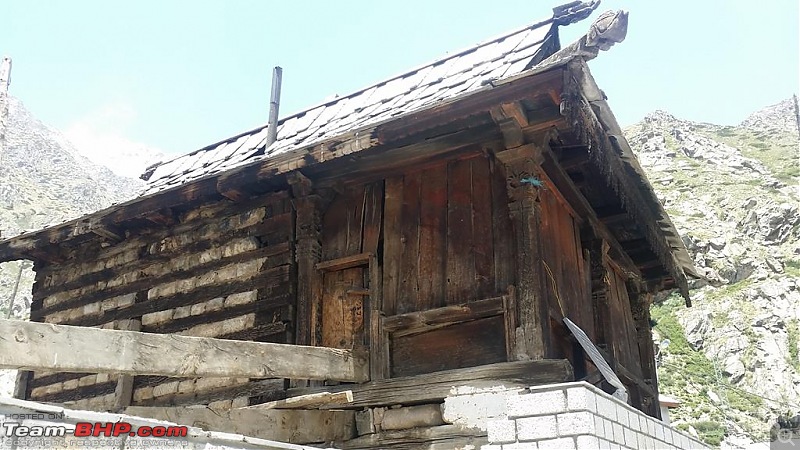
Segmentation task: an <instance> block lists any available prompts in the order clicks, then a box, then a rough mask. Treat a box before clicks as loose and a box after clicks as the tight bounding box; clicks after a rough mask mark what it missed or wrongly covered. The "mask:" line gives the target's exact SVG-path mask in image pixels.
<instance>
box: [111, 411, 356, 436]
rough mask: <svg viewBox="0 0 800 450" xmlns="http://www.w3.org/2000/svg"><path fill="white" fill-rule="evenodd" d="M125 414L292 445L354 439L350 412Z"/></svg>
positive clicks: (179, 412) (351, 413)
mask: <svg viewBox="0 0 800 450" xmlns="http://www.w3.org/2000/svg"><path fill="white" fill-rule="evenodd" d="M125 414H130V415H134V416H139V417H149V418H153V419H159V420H166V421H169V422H174V423H177V424H180V425H188V426H195V427H200V428H202V429H204V430H207V431H221V432H225V433H235V434H241V435H245V436H252V437H257V438H262V439H270V440H274V441H281V442H289V443H292V444H310V443H322V442H331V441H339V440H346V439H350V438H352V437H354V436H355V412H354V411H318V410H317V411H312V410H277V409H252V408H243V409H232V410H229V411H219V410H212V409H209V408H207V407H190V408H169V407H140V406H132V407H128V408H126V409H125Z"/></svg>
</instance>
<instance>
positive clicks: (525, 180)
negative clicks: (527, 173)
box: [519, 176, 544, 188]
mask: <svg viewBox="0 0 800 450" xmlns="http://www.w3.org/2000/svg"><path fill="white" fill-rule="evenodd" d="M519 182H520V183H522V184H530V185H531V186H533V187H535V188H540V187H544V183H542V180H540V179H538V178H536V177H533V176H531V177H525V178H522V179H520V180H519Z"/></svg>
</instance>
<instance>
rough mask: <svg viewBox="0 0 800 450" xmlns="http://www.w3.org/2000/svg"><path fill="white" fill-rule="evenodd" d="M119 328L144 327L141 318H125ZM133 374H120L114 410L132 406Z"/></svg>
mask: <svg viewBox="0 0 800 450" xmlns="http://www.w3.org/2000/svg"><path fill="white" fill-rule="evenodd" d="M118 329H119V330H123V331H140V330H141V329H142V320H141V319H129V320H123V321H121V322H120V324H119V328H118ZM133 378H134V376H133V375H120V376H119V378H118V379H117V388H116V389H115V391H114V410H115V411H122V410H123V409H125V408H126V407H128V406H131V401H132V400H133Z"/></svg>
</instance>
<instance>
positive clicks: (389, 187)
mask: <svg viewBox="0 0 800 450" xmlns="http://www.w3.org/2000/svg"><path fill="white" fill-rule="evenodd" d="M402 207H403V177H392V178H387V179H386V194H385V199H384V220H383V230H384V239H383V312H384V313H386V314H387V315H393V314H395V313H396V310H397V306H396V305H397V290H398V287H399V286H400V261H401V258H402V252H403V243H402V234H401V231H400V223H401V219H402Z"/></svg>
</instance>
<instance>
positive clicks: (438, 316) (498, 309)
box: [383, 297, 504, 337]
mask: <svg viewBox="0 0 800 450" xmlns="http://www.w3.org/2000/svg"><path fill="white" fill-rule="evenodd" d="M503 301H504V300H503V297H494V298H488V299H484V300H478V301H475V302H470V303H464V304H461V305H453V306H444V307H441V308H435V309H428V310H425V311H417V312H411V313H406V314H398V315H396V316H390V317H386V318H384V319H383V327H384V330H385V331H386V332H388V333H392V334H393V335H394V337H399V336H403V335H408V334H417V333H423V332H426V331H432V330H435V329H437V328H441V327H446V326H449V325H453V324H456V323H460V322H466V321H469V320H477V319H483V318H486V317H491V316H496V315H499V314H503V312H504V308H503Z"/></svg>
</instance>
